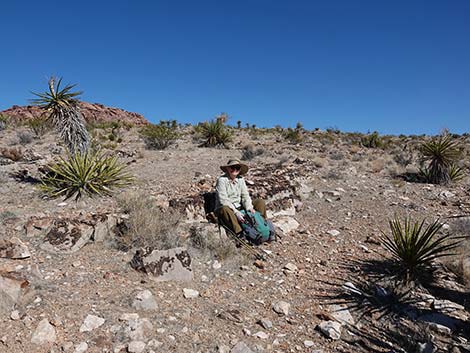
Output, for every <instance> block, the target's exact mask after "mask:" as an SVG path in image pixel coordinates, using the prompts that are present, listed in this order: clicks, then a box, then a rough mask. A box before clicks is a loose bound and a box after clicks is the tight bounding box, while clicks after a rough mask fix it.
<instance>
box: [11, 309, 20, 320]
mask: <svg viewBox="0 0 470 353" xmlns="http://www.w3.org/2000/svg"><path fill="white" fill-rule="evenodd" d="M10 318H11V319H12V320H15V321H16V320H19V319H20V312H19V311H18V310H13V311H12V312H11V315H10Z"/></svg>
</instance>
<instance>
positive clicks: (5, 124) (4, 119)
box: [0, 114, 9, 131]
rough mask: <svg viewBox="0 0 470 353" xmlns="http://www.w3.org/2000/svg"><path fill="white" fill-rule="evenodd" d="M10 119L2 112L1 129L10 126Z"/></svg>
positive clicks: (0, 117)
mask: <svg viewBox="0 0 470 353" xmlns="http://www.w3.org/2000/svg"><path fill="white" fill-rule="evenodd" d="M8 123H9V119H8V117H7V116H6V115H3V114H0V131H2V130H5V129H6V128H7V126H8Z"/></svg>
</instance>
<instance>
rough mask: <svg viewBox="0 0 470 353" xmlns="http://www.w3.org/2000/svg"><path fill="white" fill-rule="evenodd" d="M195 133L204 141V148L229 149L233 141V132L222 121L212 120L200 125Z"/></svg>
mask: <svg viewBox="0 0 470 353" xmlns="http://www.w3.org/2000/svg"><path fill="white" fill-rule="evenodd" d="M195 132H196V133H197V134H198V135H199V136H200V138H201V139H202V140H203V142H202V146H204V147H227V144H228V143H229V142H231V141H232V132H231V131H230V130H229V129H228V128H227V126H225V125H224V123H223V122H221V121H220V120H211V121H209V122H207V121H206V122H203V123H200V124H199V125H197V126H196V127H195Z"/></svg>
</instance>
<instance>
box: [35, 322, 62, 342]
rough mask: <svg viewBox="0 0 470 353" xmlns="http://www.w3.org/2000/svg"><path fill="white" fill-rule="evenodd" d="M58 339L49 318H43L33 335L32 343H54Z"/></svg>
mask: <svg viewBox="0 0 470 353" xmlns="http://www.w3.org/2000/svg"><path fill="white" fill-rule="evenodd" d="M55 340H56V332H55V328H54V326H52V325H51V324H50V322H49V320H48V319H42V320H41V321H40V322H39V324H38V326H37V328H36V330H35V331H34V333H33V336H32V337H31V343H34V344H47V343H54V342H55Z"/></svg>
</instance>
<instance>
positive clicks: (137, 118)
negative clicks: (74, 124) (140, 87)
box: [0, 102, 149, 125]
mask: <svg viewBox="0 0 470 353" xmlns="http://www.w3.org/2000/svg"><path fill="white" fill-rule="evenodd" d="M80 109H81V113H82V115H83V117H84V118H85V120H86V121H87V122H111V121H120V122H125V123H130V124H133V125H145V124H148V123H149V122H148V120H147V119H145V118H144V117H143V116H142V115H140V114H137V113H132V112H128V111H125V110H123V109H120V108H110V107H105V106H104V105H102V104H98V103H87V102H80ZM42 112H43V111H42V110H41V109H40V108H39V107H37V106H32V105H28V106H23V107H20V106H18V105H14V106H12V107H11V108H9V109H7V110H4V111H1V112H0V114H3V115H6V116H8V117H9V118H10V119H12V120H14V121H23V120H28V119H32V118H35V117H38V116H40V115H41V114H42Z"/></svg>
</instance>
